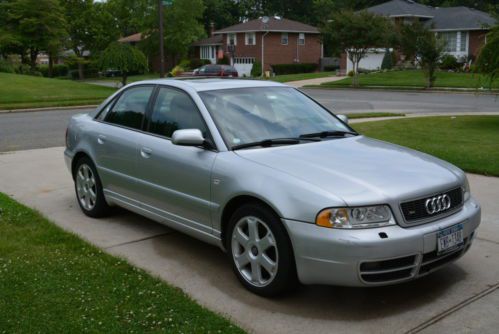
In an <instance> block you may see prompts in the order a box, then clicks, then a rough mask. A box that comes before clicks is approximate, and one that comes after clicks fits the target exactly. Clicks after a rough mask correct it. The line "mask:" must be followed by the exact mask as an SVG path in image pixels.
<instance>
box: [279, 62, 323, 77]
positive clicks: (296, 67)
mask: <svg viewBox="0 0 499 334" xmlns="http://www.w3.org/2000/svg"><path fill="white" fill-rule="evenodd" d="M316 70H317V64H308V63H297V64H278V65H272V71H273V72H274V73H275V74H276V75H282V74H298V73H311V72H315V71H316Z"/></svg>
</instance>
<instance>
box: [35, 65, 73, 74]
mask: <svg viewBox="0 0 499 334" xmlns="http://www.w3.org/2000/svg"><path fill="white" fill-rule="evenodd" d="M38 70H39V71H40V72H41V73H42V75H43V76H44V77H48V76H49V67H48V65H42V66H40V67H39V68H38ZM68 71H69V68H68V66H67V65H65V64H57V65H54V66H53V68H52V76H54V77H65V76H67V75H68Z"/></svg>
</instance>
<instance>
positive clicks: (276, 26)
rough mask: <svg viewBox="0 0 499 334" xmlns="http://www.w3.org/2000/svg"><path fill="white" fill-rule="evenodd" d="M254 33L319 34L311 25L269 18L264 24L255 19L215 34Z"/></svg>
mask: <svg viewBox="0 0 499 334" xmlns="http://www.w3.org/2000/svg"><path fill="white" fill-rule="evenodd" d="M254 31H255V32H256V31H275V32H294V33H299V32H301V33H309V34H319V29H317V28H316V27H313V26H311V25H308V24H305V23H301V22H297V21H293V20H288V19H284V18H276V17H270V18H269V21H268V22H267V23H266V24H265V23H263V21H262V19H261V18H260V19H255V20H251V21H247V22H243V23H239V24H236V25H233V26H230V27H227V28H224V29H220V30H217V31H215V34H226V33H237V32H254Z"/></svg>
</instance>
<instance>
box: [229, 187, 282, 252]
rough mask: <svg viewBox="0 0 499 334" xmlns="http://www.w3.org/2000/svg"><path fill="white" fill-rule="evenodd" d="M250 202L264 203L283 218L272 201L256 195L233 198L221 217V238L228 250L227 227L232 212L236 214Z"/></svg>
mask: <svg viewBox="0 0 499 334" xmlns="http://www.w3.org/2000/svg"><path fill="white" fill-rule="evenodd" d="M248 203H257V204H260V205H263V206H265V207H267V208H268V209H269V210H271V211H272V212H273V213H274V214H275V215H276V216H277V217H279V218H282V217H281V215H280V214H279V211H278V210H276V209H275V208H274V207H273V206H272V205H271V204H270V203H268V202H267V201H265V200H263V199H261V198H259V197H256V196H254V195H238V196H235V197H233V198H231V199H230V200H229V201H228V202H227V204H226V205H225V206H224V208H223V211H222V215H221V218H220V220H221V221H220V233H221V240H222V245H223V247H224V249H226V250H227V227H228V225H229V221H230V217H232V214H234V212H235V211H236V210H237V209H238V208H240V207H241V206H243V205H244V204H248Z"/></svg>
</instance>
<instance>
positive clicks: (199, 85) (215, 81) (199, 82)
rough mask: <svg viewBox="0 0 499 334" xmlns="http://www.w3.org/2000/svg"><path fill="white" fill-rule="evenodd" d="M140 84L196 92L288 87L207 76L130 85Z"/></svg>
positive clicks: (140, 82) (279, 84)
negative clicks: (207, 77)
mask: <svg viewBox="0 0 499 334" xmlns="http://www.w3.org/2000/svg"><path fill="white" fill-rule="evenodd" d="M140 84H154V85H169V86H174V87H178V88H184V89H186V88H191V89H194V90H195V91H197V92H203V91H209V90H220V89H232V88H257V87H289V86H287V85H284V84H281V83H278V82H274V81H267V80H250V79H244V80H242V79H219V78H209V79H181V80H179V79H171V78H168V79H157V80H146V81H138V82H135V83H133V84H130V85H128V86H132V85H140Z"/></svg>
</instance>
